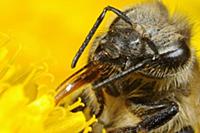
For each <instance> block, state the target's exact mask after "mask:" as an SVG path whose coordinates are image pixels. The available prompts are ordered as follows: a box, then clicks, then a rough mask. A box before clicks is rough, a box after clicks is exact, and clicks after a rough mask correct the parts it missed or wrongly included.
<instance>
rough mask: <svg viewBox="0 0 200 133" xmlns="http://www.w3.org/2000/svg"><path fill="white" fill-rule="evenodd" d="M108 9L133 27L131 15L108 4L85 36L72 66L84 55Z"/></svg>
mask: <svg viewBox="0 0 200 133" xmlns="http://www.w3.org/2000/svg"><path fill="white" fill-rule="evenodd" d="M107 11H112V12H113V13H115V14H116V15H117V16H118V17H120V18H121V19H123V20H124V21H125V22H127V23H128V24H130V25H131V27H132V26H133V24H132V22H131V19H130V18H129V17H127V16H126V14H125V13H123V12H122V11H120V10H118V9H116V8H114V7H112V6H107V7H105V8H104V10H103V11H102V13H101V14H100V15H99V17H98V18H97V20H96V22H95V24H94V25H93V27H92V29H91V30H90V32H89V33H88V35H87V37H86V38H85V40H84V42H83V43H82V45H81V47H80V48H79V50H78V52H77V53H76V55H75V57H74V58H73V61H72V64H71V67H72V68H74V67H75V66H76V64H77V62H78V60H79V58H80V56H81V55H82V53H83V51H84V50H85V48H86V47H87V45H88V43H89V42H90V40H91V38H92V37H93V35H94V34H95V32H96V30H97V29H98V27H99V25H100V24H101V22H102V20H103V19H104V17H105V15H106V12H107Z"/></svg>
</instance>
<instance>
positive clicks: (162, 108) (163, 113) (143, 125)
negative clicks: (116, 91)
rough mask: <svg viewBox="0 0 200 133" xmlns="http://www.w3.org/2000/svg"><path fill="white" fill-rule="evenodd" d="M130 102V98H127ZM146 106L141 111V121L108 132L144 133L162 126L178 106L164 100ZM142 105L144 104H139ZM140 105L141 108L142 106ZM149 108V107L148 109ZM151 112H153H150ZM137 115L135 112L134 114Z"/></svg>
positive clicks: (176, 111) (176, 110)
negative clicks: (134, 124) (131, 125)
mask: <svg viewBox="0 0 200 133" xmlns="http://www.w3.org/2000/svg"><path fill="white" fill-rule="evenodd" d="M128 102H131V100H128ZM150 105H151V106H146V105H145V107H146V110H145V111H144V112H145V113H144V112H143V113H142V114H143V115H144V114H145V115H144V116H142V115H140V117H142V118H141V119H142V121H141V122H139V123H138V124H137V125H136V126H133V127H121V128H117V129H111V130H108V132H109V133H146V132H149V131H151V130H153V129H156V128H159V127H161V126H163V125H164V124H165V123H167V122H168V121H170V120H171V119H172V118H173V117H174V116H175V115H176V114H177V113H178V112H179V107H178V105H177V104H176V103H175V102H171V101H167V102H166V101H165V102H164V103H162V102H161V103H159V104H158V103H156V104H150ZM141 106H143V107H144V105H141ZM143 107H142V108H143ZM148 108H149V109H148ZM152 112H153V113H152ZM135 115H137V114H135Z"/></svg>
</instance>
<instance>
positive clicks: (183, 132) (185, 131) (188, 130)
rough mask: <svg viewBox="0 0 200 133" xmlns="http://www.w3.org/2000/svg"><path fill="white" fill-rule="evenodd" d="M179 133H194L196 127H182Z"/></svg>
mask: <svg viewBox="0 0 200 133" xmlns="http://www.w3.org/2000/svg"><path fill="white" fill-rule="evenodd" d="M177 133H194V129H193V128H192V127H191V126H187V127H184V128H182V129H181V130H180V131H178V132H177Z"/></svg>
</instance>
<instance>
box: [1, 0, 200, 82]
mask: <svg viewBox="0 0 200 133" xmlns="http://www.w3.org/2000/svg"><path fill="white" fill-rule="evenodd" d="M136 2H138V0H76V1H72V0H1V1H0V32H2V33H5V34H6V35H7V36H8V38H9V39H10V42H14V43H17V44H20V45H21V46H22V50H21V53H20V54H19V55H18V57H17V59H16V63H18V64H21V65H24V66H26V65H27V64H29V63H31V62H34V63H37V62H42V61H46V62H47V63H48V65H49V71H50V72H51V73H53V75H54V76H55V78H56V80H55V85H56V84H58V83H59V82H60V81H62V80H63V79H64V78H65V77H67V76H68V75H69V74H71V73H72V72H74V70H71V68H70V65H71V60H72V58H73V56H74V55H75V53H76V52H77V50H78V48H79V46H80V45H81V43H82V42H83V40H84V38H85V36H86V35H87V33H88V32H89V30H90V28H91V27H92V25H93V24H94V22H95V20H96V18H97V17H98V15H99V14H100V13H101V11H102V10H103V8H104V7H105V6H107V5H112V6H114V7H117V8H119V9H124V8H126V7H130V6H131V5H134V3H136ZM164 3H165V4H166V5H167V7H168V8H169V9H170V12H171V13H173V12H175V11H180V12H181V13H183V14H186V15H188V16H189V19H190V21H191V22H192V23H195V28H194V29H195V30H194V32H193V34H194V35H195V37H194V38H193V40H192V43H193V45H195V47H197V49H198V45H199V44H198V42H200V41H198V40H199V39H200V38H199V35H200V30H198V22H200V21H199V20H200V11H199V10H200V2H199V1H198V0H174V1H172V0H164ZM114 17H115V15H113V14H111V13H109V15H108V16H107V17H106V19H105V21H104V24H103V26H101V27H100V29H99V30H98V33H101V32H102V31H104V30H105V27H106V26H108V24H109V22H110V21H112V19H113V18H114ZM196 22H197V23H196ZM87 50H88V49H87ZM86 58H87V51H86V52H84V55H83V56H82V57H81V59H80V61H79V62H78V67H79V68H80V67H81V66H83V65H84V63H85V61H86Z"/></svg>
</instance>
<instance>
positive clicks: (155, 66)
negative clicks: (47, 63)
mask: <svg viewBox="0 0 200 133" xmlns="http://www.w3.org/2000/svg"><path fill="white" fill-rule="evenodd" d="M107 12H112V13H114V14H116V15H117V17H116V18H115V19H114V21H113V22H112V23H111V25H110V26H109V29H108V31H107V32H105V33H104V34H102V35H100V36H98V37H96V39H95V40H94V42H93V44H92V47H91V49H90V53H89V58H88V64H87V65H86V66H85V67H83V68H82V69H80V70H79V71H78V72H76V73H74V74H73V75H72V76H70V77H69V78H68V79H66V80H65V81H64V82H63V83H62V84H61V85H60V86H59V87H58V90H59V91H58V94H57V95H56V97H55V99H56V103H57V104H58V103H59V102H60V101H61V100H62V99H63V98H64V97H66V96H67V95H69V94H71V93H72V92H74V91H75V90H77V89H79V88H83V90H82V91H81V93H80V95H79V96H81V97H82V99H83V102H84V103H85V104H86V108H89V109H90V111H91V114H95V115H96V116H97V118H98V122H97V123H95V124H94V125H93V132H95V133H99V132H101V129H102V128H104V129H106V131H107V132H108V133H141V132H145V133H146V132H148V133H194V132H200V130H199V127H200V117H199V116H200V73H199V67H198V61H197V59H196V56H195V50H194V49H193V48H192V47H191V44H190V40H191V29H192V25H191V24H190V23H189V22H188V21H187V18H186V17H180V16H178V15H174V16H172V17H170V16H169V14H168V10H167V8H166V7H165V6H164V4H163V3H162V2H158V1H157V2H145V3H141V4H137V5H135V6H134V7H132V8H129V9H127V10H125V11H124V12H122V11H120V10H118V9H116V8H114V7H111V6H107V7H105V8H104V10H103V11H102V13H101V14H100V16H99V17H98V18H97V20H96V22H95V24H94V26H93V27H92V29H91V30H90V32H89V34H88V35H87V37H86V39H85V41H84V42H83V44H82V46H81V47H80V49H79V51H78V52H77V54H76V56H75V57H74V59H73V61H72V68H74V67H75V66H76V63H77V61H78V59H79V57H80V56H81V54H82V53H83V51H84V49H85V48H86V46H87V45H88V43H89V42H90V40H91V38H92V37H93V35H94V33H95V32H96V30H97V29H98V27H99V25H100V24H101V22H102V20H103V19H104V17H105V15H106V13H107ZM89 84H90V85H91V87H84V86H86V85H89ZM83 110H84V109H83Z"/></svg>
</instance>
